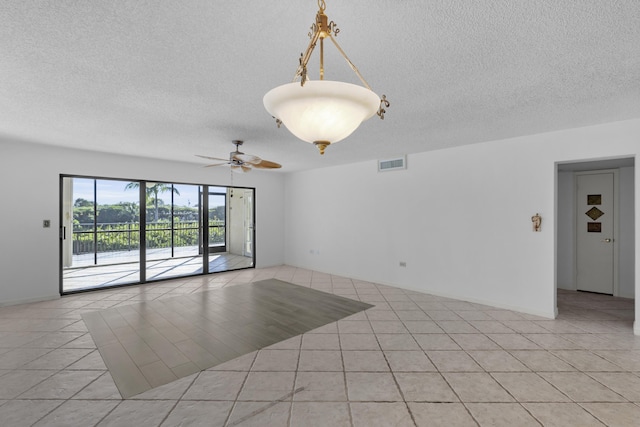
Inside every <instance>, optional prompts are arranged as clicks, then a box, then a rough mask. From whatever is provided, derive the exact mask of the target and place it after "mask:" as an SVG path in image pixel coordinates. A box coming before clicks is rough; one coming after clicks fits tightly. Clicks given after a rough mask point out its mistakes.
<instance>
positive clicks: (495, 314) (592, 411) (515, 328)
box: [0, 267, 640, 426]
mask: <svg viewBox="0 0 640 427" xmlns="http://www.w3.org/2000/svg"><path fill="white" fill-rule="evenodd" d="M267 278H278V279H281V280H285V281H289V282H292V283H296V284H300V285H303V286H310V287H312V288H315V289H319V290H323V291H327V292H331V293H334V294H337V295H342V296H346V297H349V298H353V299H357V300H361V301H365V302H369V303H371V304H375V307H373V308H371V309H368V310H366V311H365V312H362V313H358V314H356V315H354V316H351V317H349V318H347V319H344V320H340V321H338V322H335V323H331V324H329V325H326V326H324V327H322V328H319V329H316V330H313V331H310V332H308V333H306V334H303V335H301V336H297V337H294V338H291V339H288V340H286V341H283V342H280V343H278V344H275V345H273V346H270V347H268V348H264V349H262V350H260V351H255V352H252V353H249V354H247V355H246V356H243V357H240V358H238V359H234V360H231V361H229V362H226V363H224V364H222V365H218V366H216V367H214V368H212V369H208V370H205V371H202V372H199V373H196V374H192V375H190V376H188V377H185V378H183V379H180V380H177V381H174V382H171V383H169V384H166V385H163V386H161V387H158V388H155V389H152V390H149V391H147V392H145V393H142V394H140V395H137V396H134V398H131V399H121V397H120V395H119V393H118V391H117V389H116V387H115V385H114V382H113V380H112V378H111V376H110V374H109V372H108V371H107V369H106V366H105V365H104V363H103V361H102V359H101V357H100V355H99V353H98V351H97V349H96V346H95V343H94V342H93V340H92V339H91V337H90V336H89V335H88V333H87V329H86V326H85V325H84V323H83V321H82V320H81V314H82V313H83V312H87V311H92V310H100V309H104V308H110V307H116V306H123V305H126V304H130V303H132V302H141V301H151V300H156V299H159V298H165V297H171V296H176V295H183V294H188V293H194V292H200V291H203V290H209V289H218V288H221V287H227V286H233V285H234V284H240V283H248V282H253V281H256V280H262V279H267ZM558 305H559V312H560V315H559V317H558V318H557V319H556V320H548V319H542V318H538V317H535V316H530V315H524V314H520V313H515V312H511V311H507V310H499V309H495V308H491V307H487V306H482V305H478V304H472V303H467V302H462V301H456V300H451V299H445V298H440V297H435V296H431V295H426V294H421V293H417V292H410V291H404V290H401V289H396V288H392V287H388V286H382V285H376V284H373V283H368V282H361V281H356V280H350V279H347V278H341V277H336V276H329V275H325V274H320V273H316V272H312V271H307V270H301V269H295V268H291V267H278V268H269V269H255V270H253V269H252V270H241V271H236V272H229V273H224V274H217V275H211V276H200V277H193V278H188V279H180V280H175V281H166V282H159V283H156V284H149V285H144V286H136V287H130V288H118V289H112V290H108V291H100V292H94V293H88V294H80V295H73V296H69V297H65V298H62V299H60V300H56V301H48V302H42V303H35V304H28V305H22V306H14V307H3V308H0V420H2V421H1V422H2V424H3V425H10V426H21V425H37V426H56V425H60V426H92V425H100V426H131V425H144V426H157V425H162V426H177V425H196V426H197V425H203V426H236V425H240V426H376V425H379V426H390V425H398V426H414V425H418V426H427V425H428V426H438V425H444V426H457V425H461V426H466V425H469V426H477V425H481V426H485V425H486V426H494V425H503V426H528V425H548V426H573V425H575V426H591V425H594V426H595V425H611V426H633V425H638V420H639V419H640V376H639V375H640V338H637V337H635V336H634V335H633V334H632V322H633V301H630V300H623V299H617V298H612V297H606V296H601V295H590V294H578V293H575V292H562V291H561V292H559V296H558Z"/></svg>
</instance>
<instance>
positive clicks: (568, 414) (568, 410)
mask: <svg viewBox="0 0 640 427" xmlns="http://www.w3.org/2000/svg"><path fill="white" fill-rule="evenodd" d="M523 406H524V407H525V408H526V409H527V410H528V411H529V412H531V414H532V415H533V416H534V417H535V418H536V419H537V420H538V421H540V422H541V423H542V425H543V426H545V427H566V426H580V427H602V426H604V424H602V423H601V422H600V421H598V420H597V419H595V418H594V417H593V416H592V415H591V414H589V412H587V411H586V410H584V409H583V408H581V407H580V406H579V405H578V404H576V403H524V404H523Z"/></svg>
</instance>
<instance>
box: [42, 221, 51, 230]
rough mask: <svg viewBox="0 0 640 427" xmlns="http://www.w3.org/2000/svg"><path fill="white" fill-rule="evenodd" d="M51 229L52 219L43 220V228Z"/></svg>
mask: <svg viewBox="0 0 640 427" xmlns="http://www.w3.org/2000/svg"><path fill="white" fill-rule="evenodd" d="M49 227H51V220H50V219H43V220H42V228H49Z"/></svg>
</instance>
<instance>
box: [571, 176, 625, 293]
mask: <svg viewBox="0 0 640 427" xmlns="http://www.w3.org/2000/svg"><path fill="white" fill-rule="evenodd" d="M614 209H615V203H614V173H613V172H602V173H596V172H593V173H579V174H576V270H577V271H576V288H577V289H578V290H579V291H589V292H599V293H603V294H611V295H613V289H614V249H615V245H614V244H613V234H614V221H615V218H616V215H615V211H614Z"/></svg>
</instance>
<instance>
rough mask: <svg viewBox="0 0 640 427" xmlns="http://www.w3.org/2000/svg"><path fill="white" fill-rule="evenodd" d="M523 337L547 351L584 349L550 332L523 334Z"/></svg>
mask: <svg viewBox="0 0 640 427" xmlns="http://www.w3.org/2000/svg"><path fill="white" fill-rule="evenodd" d="M523 336H524V337H526V338H527V339H529V340H531V341H533V342H534V343H536V344H538V345H539V346H540V347H541V348H544V349H546V350H581V349H582V348H583V347H582V346H580V345H578V344H576V343H574V342H573V341H569V340H567V339H564V338H562V337H561V336H559V335H554V334H550V333H549V332H546V333H544V334H523Z"/></svg>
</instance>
